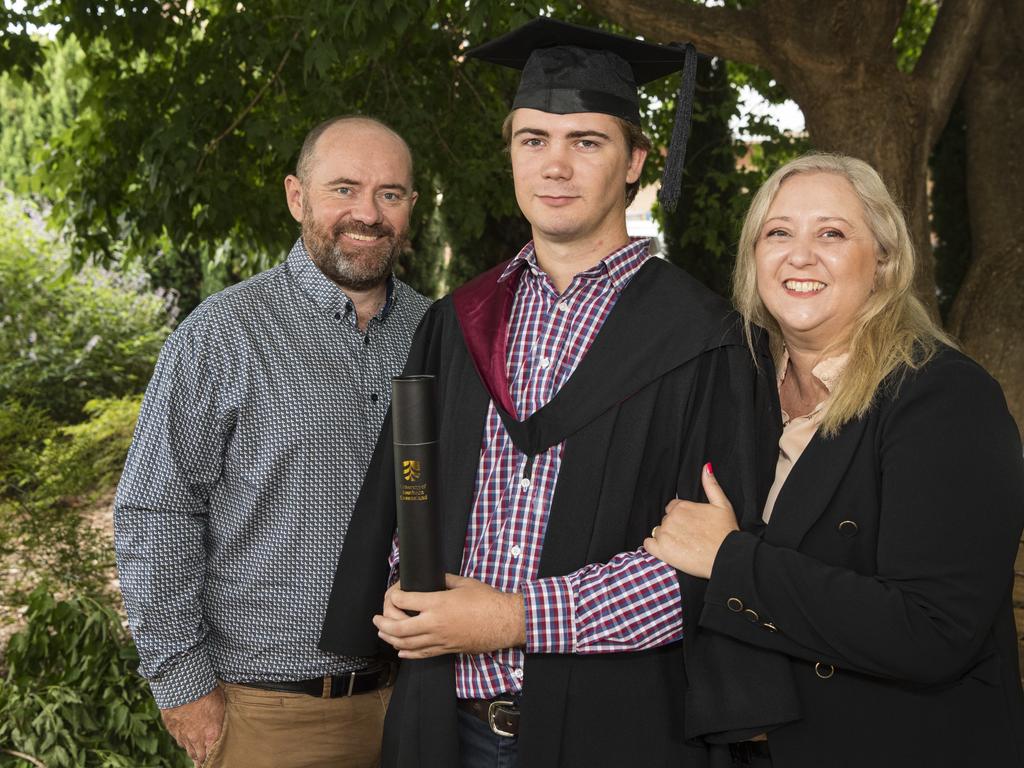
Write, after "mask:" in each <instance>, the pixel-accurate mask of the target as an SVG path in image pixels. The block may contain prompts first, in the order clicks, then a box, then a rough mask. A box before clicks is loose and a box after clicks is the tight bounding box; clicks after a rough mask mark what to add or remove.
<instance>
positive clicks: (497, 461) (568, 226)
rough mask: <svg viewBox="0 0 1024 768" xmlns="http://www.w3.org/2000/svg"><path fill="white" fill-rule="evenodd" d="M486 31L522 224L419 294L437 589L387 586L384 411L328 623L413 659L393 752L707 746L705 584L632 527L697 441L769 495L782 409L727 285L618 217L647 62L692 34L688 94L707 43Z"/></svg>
mask: <svg viewBox="0 0 1024 768" xmlns="http://www.w3.org/2000/svg"><path fill="white" fill-rule="evenodd" d="M474 53H475V55H476V56H477V57H478V58H481V59H484V60H488V61H492V62H496V63H500V64H504V65H508V66H514V67H517V68H519V69H522V70H523V75H522V81H521V85H520V88H519V92H518V94H517V96H516V100H515V102H514V105H513V111H512V113H511V115H510V122H506V126H505V133H506V140H507V142H508V144H509V151H510V156H511V163H512V172H513V176H514V180H515V191H516V198H517V201H518V203H519V206H520V208H521V209H522V212H523V214H524V216H526V218H527V219H528V220H529V222H530V224H531V226H532V232H533V240H532V241H531V242H529V243H527V244H526V245H525V246H524V247H523V249H522V250H521V251H520V252H519V253H518V254H517V255H515V256H514V257H513V258H511V259H510V260H509V261H506V262H504V263H502V264H500V265H498V266H497V267H495V268H494V269H492V270H490V271H489V272H486V273H484V274H482V275H480V276H479V277H478V278H476V279H475V280H473V281H471V282H470V283H468V284H467V285H465V286H463V287H462V288H460V289H459V290H457V291H455V292H454V293H453V294H452V295H451V296H449V297H447V298H445V299H442V300H441V301H439V302H437V303H436V304H435V305H434V306H433V307H432V308H431V309H430V310H428V312H427V315H426V317H425V318H424V321H423V323H422V324H421V325H420V328H419V330H418V332H417V335H416V337H415V339H414V341H413V345H412V349H411V352H410V355H409V359H408V364H407V366H406V373H407V374H430V375H434V376H436V377H437V397H438V429H439V444H440V458H439V472H438V477H439V479H438V485H439V489H438V493H439V496H438V497H437V499H436V502H435V503H436V504H438V505H439V506H440V508H441V510H442V511H443V516H444V530H443V542H444V544H443V550H444V560H445V567H446V570H447V571H449V576H448V577H447V586H448V589H447V590H445V591H441V592H418V593H417V592H407V591H402V590H401V589H400V588H399V586H398V584H394V585H393V586H391V588H390V589H388V590H387V593H386V594H385V587H386V586H387V584H388V579H389V568H390V573H391V577H392V579H393V578H395V573H396V569H398V570H400V568H401V562H400V553H398V552H397V551H392V540H393V532H394V529H395V490H394V489H395V486H394V474H393V470H394V464H393V462H394V458H393V444H392V441H391V425H390V421H389V422H388V423H386V424H385V426H384V431H383V433H382V436H381V440H380V443H379V444H378V447H377V451H376V454H375V457H374V459H373V462H372V464H371V467H370V470H369V473H368V475H367V480H366V483H365V485H364V487H363V491H362V495H361V498H360V501H359V503H358V504H357V507H356V511H355V514H354V516H353V519H352V522H351V526H350V528H349V530H348V532H347V535H346V540H345V548H344V551H343V554H342V556H341V560H340V564H339V570H338V573H337V575H336V579H335V585H334V591H333V594H332V597H331V603H330V607H329V609H328V613H327V618H326V622H325V626H324V632H323V636H322V639H321V644H322V647H323V648H326V649H329V650H332V651H337V652H340V653H347V654H370V653H372V652H374V651H376V650H377V643H378V642H379V640H380V639H383V640H384V641H386V642H387V643H389V644H390V645H392V646H393V647H394V648H396V649H397V650H398V652H399V656H400V657H401V658H402V659H403V660H404V661H403V662H402V664H401V668H400V672H399V677H398V681H397V683H396V687H395V691H394V695H393V697H392V700H391V704H390V707H389V711H388V714H387V720H386V724H385V735H384V753H383V754H384V765H385V766H424V768H426V767H427V766H457V765H460V764H461V765H464V766H492V765H493V766H496V765H514V764H518V765H519V766H528V768H539V767H541V766H556V765H560V766H584V765H585V766H622V765H643V766H673V767H674V768H678V766H682V765H704V764H706V755H705V753H704V751H703V749H702V748H700V747H695V746H691V745H690V743H688V741H687V739H686V735H685V734H684V727H686V722H685V720H684V710H685V706H684V705H686V704H687V701H686V699H687V697H688V694H687V690H688V686H687V683H688V680H687V673H686V671H685V669H684V652H686V648H687V644H688V642H689V638H688V635H687V633H686V632H685V628H686V626H687V624H688V619H689V618H690V617H691V611H698V612H699V608H700V599H701V589H702V585H701V584H698V583H697V582H696V580H690V581H682V582H681V580H680V577H679V574H677V572H676V571H674V570H673V569H672V568H670V567H668V566H666V565H664V564H663V563H661V562H660V561H658V560H657V559H655V558H653V557H651V556H650V555H649V554H648V553H647V552H646V551H645V550H644V549H643V548H642V542H643V540H644V538H645V537H646V536H648V535H649V533H650V531H651V529H652V527H653V526H655V525H656V524H657V523H658V522H659V521H660V519H661V517H662V515H663V514H664V507H665V505H666V504H667V503H668V502H669V501H670V500H671V499H673V498H675V497H676V496H679V497H684V498H690V499H694V498H698V497H699V494H700V472H701V468H702V466H703V465H704V463H705V462H707V461H713V462H714V467H715V474H716V476H717V477H718V479H719V481H720V483H721V484H722V485H723V486H724V487H725V488H727V492H728V494H729V497H730V499H733V500H734V501H735V500H736V499H740V501H739V503H736V504H735V506H736V509H737V514H741V512H742V513H743V514H747V512H748V511H749V515H752V516H754V517H759V515H758V512H757V510H758V509H759V508H760V507H759V504H758V499H759V497H763V492H764V491H765V490H766V488H767V485H768V484H770V481H771V468H772V467H773V466H774V460H775V444H776V439H777V429H778V427H777V424H778V416H777V414H776V412H775V411H774V404H773V399H772V381H771V364H770V362H769V361H768V360H767V359H765V360H764V361H763V362H762V365H761V368H762V370H761V371H760V372H759V371H758V370H757V369H756V367H755V365H754V364H753V361H752V358H751V354H750V351H749V349H748V347H747V345H746V343H745V340H744V338H743V337H742V334H741V332H740V330H739V326H738V325H737V324H736V322H735V320H734V317H733V315H732V314H731V312H730V309H729V306H728V305H727V303H726V302H725V301H724V300H723V299H721V298H720V297H718V296H717V295H715V294H713V293H712V292H711V291H709V290H708V289H707V288H705V287H704V286H703V285H701V284H700V283H698V282H697V281H696V280H694V279H693V278H691V277H690V276H689V275H687V274H686V273H685V272H683V271H681V270H680V269H678V268H676V267H674V266H671V265H670V264H668V263H667V262H665V261H663V260H661V259H657V258H652V257H651V254H650V252H649V250H648V243H647V241H646V240H632V239H630V238H629V236H628V235H627V233H626V218H625V210H626V205H627V203H628V199H629V197H630V196H631V195H630V192H631V191H632V192H634V193H635V187H636V185H637V183H638V180H639V177H640V172H641V169H642V166H643V163H644V160H645V157H646V153H647V152H646V148H647V147H648V146H649V143H647V142H646V140H645V139H644V138H643V137H642V134H641V132H640V130H639V122H640V121H639V111H638V99H637V93H636V84H637V83H642V82H646V81H648V80H651V79H654V78H657V77H661V76H664V75H666V74H669V73H671V72H672V71H674V70H677V69H680V68H682V67H683V64H684V61H685V60H686V57H687V56H689V57H690V62H689V65H690V66H688V67H687V69H689V70H690V71H689V72H684V84H685V83H687V82H689V84H690V88H689V93H684V94H683V96H682V98H690V97H691V95H692V69H693V66H692V65H693V60H692V59H693V56H694V55H695V54H694V53H693V51H692V48H690V49H689V50H688V51H687V50H685V49H677V48H667V47H662V46H654V45H650V44H647V43H642V42H639V41H635V40H628V39H625V38H621V37H617V36H613V35H609V34H606V33H603V32H598V31H596V30H589V29H585V28H580V27H576V26H573V25H568V24H563V23H559V22H555V21H552V20H549V19H541V20H537V21H535V22H531V23H530V24H528V25H526V26H525V27H521V28H519V29H518V30H516V31H514V32H512V33H510V34H509V35H506V36H505V37H503V38H500V39H498V40H495V41H492V42H491V43H488V44H486V45H485V46H482V47H481V48H479V49H477V50H476V51H475V52H474ZM686 75H689V77H687V76H686ZM684 90H685V89H684ZM684 129H685V126H684ZM684 133H685V131H684ZM683 141H685V138H684V139H683ZM673 143H674V144H675V143H676V142H675V141H674V142H673ZM680 150H681V148H680V147H678V146H674V147H673V149H672V154H673V161H676V160H680ZM673 187H674V188H673V189H670V190H669V192H670V193H671V192H673V191H675V192H676V193H678V179H677V180H676V182H675V184H674V185H673ZM663 192H665V187H664V185H663ZM389 552H390V553H391V556H390V560H391V563H390V566H389V562H388V561H389ZM368 574H369V575H370V576H368ZM374 574H375V577H374V576H373V575H374ZM456 574H458V575H456ZM381 606H383V607H381ZM413 612H415V615H412V613H413ZM374 614H378V615H374ZM696 615H697V614H696V613H695V614H693V619H694V621H693V625H694V626H696V620H695V619H696ZM371 616H372V617H373V618H372V621H373V623H371ZM378 633H379V637H378ZM712 695H713V694H712ZM761 725H762V726H763V725H764V723H762V724H761ZM517 754H518V763H516V762H515V760H516V755H517Z"/></svg>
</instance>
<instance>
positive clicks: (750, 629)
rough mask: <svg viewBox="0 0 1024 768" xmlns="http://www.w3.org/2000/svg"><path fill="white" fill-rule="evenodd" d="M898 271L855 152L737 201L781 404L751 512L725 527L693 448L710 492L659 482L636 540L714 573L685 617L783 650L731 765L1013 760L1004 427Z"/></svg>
mask: <svg viewBox="0 0 1024 768" xmlns="http://www.w3.org/2000/svg"><path fill="white" fill-rule="evenodd" d="M913 275H914V254H913V249H912V247H911V243H910V238H909V237H908V234H907V229H906V224H905V222H904V220H903V217H902V215H901V213H900V211H899V209H898V208H897V206H896V205H895V203H894V202H893V200H892V198H891V197H890V195H889V193H888V191H887V190H886V188H885V185H884V184H883V182H882V180H881V179H880V178H879V176H878V174H877V173H876V172H875V171H874V170H873V169H872V168H871V167H870V166H868V165H867V164H865V163H863V162H861V161H859V160H856V159H853V158H849V157H842V156H836V155H822V154H815V155H809V156H805V157H802V158H799V159H797V160H794V161H792V162H790V163H789V164H787V165H786V166H784V167H783V168H781V169H779V171H777V172H776V173H775V174H774V175H772V177H771V178H770V179H769V180H768V181H767V183H766V184H765V185H764V187H763V188H762V189H761V190H760V191H759V192H758V193H757V195H756V196H755V198H754V200H753V203H752V205H751V208H750V211H749V213H748V215H747V219H746V222H745V224H744V227H743V232H742V236H741V240H740V246H739V253H738V257H737V263H736V272H735V276H734V300H735V303H736V306H737V308H738V309H739V311H740V313H741V314H742V315H743V318H744V321H745V323H746V324H747V329H748V338H749V335H750V331H751V328H752V327H753V326H754V325H760V326H763V327H764V328H766V329H767V330H768V334H769V339H770V343H771V346H772V351H773V354H774V358H775V361H776V367H777V371H778V384H779V398H780V402H781V406H782V411H783V423H784V428H783V434H782V438H781V440H780V441H779V455H778V465H777V471H776V476H775V483H774V485H773V487H772V488H771V490H770V492H769V494H768V499H767V503H766V505H765V507H764V513H763V521H764V523H765V525H764V526H755V527H753V528H751V529H750V530H744V531H740V530H737V525H736V519H735V516H734V515H733V511H732V508H731V506H730V504H729V501H728V499H727V498H726V497H725V496H724V494H723V493H722V491H721V490H720V489H719V488H718V485H717V483H716V481H715V479H714V467H713V466H712V465H711V464H708V465H706V466H705V469H704V476H703V480H704V487H705V491H706V493H707V496H708V499H709V500H710V502H711V503H710V504H696V503H691V502H686V501H675V502H672V503H671V504H670V505H669V506H668V508H667V514H666V516H665V518H664V520H663V521H662V523H661V525H660V526H658V527H657V528H656V529H655V530H654V531H653V537H652V538H649V539H647V541H646V542H645V546H646V547H647V549H648V550H649V551H650V552H651V553H652V554H654V555H655V556H657V557H659V558H661V559H663V560H665V561H666V562H668V563H670V564H671V565H673V566H675V567H676V568H678V569H680V570H681V571H683V572H685V573H688V574H690V575H692V576H697V577H701V578H708V579H710V581H709V583H708V587H707V592H706V604H705V608H704V610H703V613H702V616H701V621H700V626H701V628H702V630H701V631H705V630H711V631H713V632H714V633H720V634H722V635H726V636H729V637H731V638H734V639H736V640H740V641H742V643H743V645H738V646H735V647H737V648H739V649H740V652H742V649H743V648H745V647H754V646H756V647H760V648H762V649H771V650H774V651H777V652H779V653H780V654H783V655H784V656H785V657H786V658H788V660H789V664H790V668H791V672H792V675H793V679H794V682H795V685H796V689H797V691H798V698H799V701H800V710H801V719H799V720H798V721H796V722H793V723H790V724H788V725H784V726H782V727H779V728H777V729H775V730H772V731H771V732H770V733H768V735H767V741H764V740H763V739H761V740H755V741H752V742H747V743H744V744H739V745H736V746H735V747H734V752H733V754H734V764H736V765H773V766H775V768H805V767H806V768H812V767H813V768H822V766H828V767H829V768H841V767H842V766H851V767H852V766H857V768H863V767H867V766H870V767H871V768H884V767H885V766H892V767H893V768H896V766H899V768H907V767H908V766H922V767H923V766H927V767H928V768H935V767H936V766H950V767H951V768H952V767H953V766H956V767H957V768H966V767H967V766H1021V765H1024V696H1022V692H1021V681H1020V670H1019V669H1018V658H1017V652H1018V649H1017V642H1016V633H1015V631H1014V620H1013V614H1012V608H1011V588H1012V581H1013V561H1014V556H1015V552H1016V549H1017V542H1018V541H1019V540H1020V533H1021V528H1022V524H1024V465H1022V459H1021V443H1020V438H1019V433H1018V430H1017V427H1016V425H1015V424H1014V422H1013V419H1012V418H1011V416H1010V414H1009V412H1008V411H1007V407H1006V403H1005V401H1004V398H1003V394H1002V392H1001V390H1000V388H999V385H998V384H997V383H996V382H995V381H994V380H993V379H992V378H991V377H990V376H989V375H988V374H986V373H985V371H984V370H983V369H982V368H981V367H980V366H978V365H977V364H976V363H974V362H973V361H972V360H970V359H969V358H967V357H966V356H964V355H963V354H961V353H960V352H958V351H957V350H956V349H955V348H954V347H953V345H952V343H951V341H950V340H949V339H948V338H947V337H946V336H945V334H943V332H942V331H941V330H940V329H939V328H938V327H937V326H936V325H935V324H934V322H933V321H932V319H931V318H930V317H929V315H928V313H927V312H926V311H925V309H924V307H923V306H922V304H921V303H920V302H919V301H918V300H917V299H916V298H915V297H914V295H913V291H912V281H913ZM708 459H709V460H710V461H714V460H715V457H708Z"/></svg>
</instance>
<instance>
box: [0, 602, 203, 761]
mask: <svg viewBox="0 0 1024 768" xmlns="http://www.w3.org/2000/svg"><path fill="white" fill-rule="evenodd" d="M26 618H27V620H28V624H27V626H26V628H25V629H24V630H23V631H21V632H19V633H17V634H15V635H14V636H13V637H12V638H11V640H10V643H9V645H8V647H7V656H6V662H7V665H8V673H7V677H6V679H5V680H4V681H3V684H2V685H0V746H3V747H5V748H10V749H15V750H17V751H20V752H24V753H26V754H30V755H33V756H34V757H36V758H38V759H40V760H42V761H43V762H44V763H45V764H46V765H47V766H48V767H49V768H100V767H101V766H110V767H112V768H113V767H114V766H117V767H119V768H142V767H143V766H167V767H168V768H171V767H174V768H178V767H180V768H185V767H186V766H188V765H189V764H190V763H189V761H188V759H187V757H186V756H185V753H184V752H183V751H182V750H181V749H179V748H178V747H177V746H176V745H175V744H174V741H173V739H171V737H170V736H169V735H168V734H167V732H166V731H165V730H164V729H163V727H162V726H161V724H160V714H159V711H158V710H157V708H156V705H155V704H154V703H153V699H152V697H151V696H150V694H149V690H148V688H147V687H146V686H145V685H144V684H143V682H142V680H141V679H140V678H139V677H138V675H137V674H136V672H135V670H136V668H137V666H138V656H137V655H136V652H135V649H134V646H133V645H132V643H131V640H130V638H129V637H128V636H127V633H126V632H125V630H124V628H123V627H122V625H121V620H120V618H119V617H118V615H117V613H116V612H115V611H114V610H113V609H112V608H110V607H109V606H108V605H106V604H104V603H103V602H100V601H98V600H95V599H93V598H89V597H72V598H69V599H67V600H57V599H54V597H53V596H52V595H51V594H50V593H49V592H48V591H47V589H46V587H43V586H40V587H39V588H37V589H35V590H34V591H33V592H32V594H31V596H30V598H29V601H28V613H27V616H26ZM5 764H6V765H11V764H12V761H11V758H3V757H0V765H5Z"/></svg>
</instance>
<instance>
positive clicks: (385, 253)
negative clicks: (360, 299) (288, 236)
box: [302, 206, 408, 291]
mask: <svg viewBox="0 0 1024 768" xmlns="http://www.w3.org/2000/svg"><path fill="white" fill-rule="evenodd" d="M342 232H354V233H355V234H360V235H371V236H376V237H381V236H382V237H383V238H384V239H383V240H382V241H381V242H380V243H378V244H376V245H373V246H366V247H356V248H349V249H346V248H345V247H343V246H342V245H341V243H340V240H341V237H342V234H341V233H342ZM302 242H303V243H304V244H305V246H306V252H307V253H308V254H309V258H310V260H311V261H312V262H313V263H314V264H316V266H317V267H318V268H319V269H320V271H321V272H323V273H324V274H325V275H327V277H328V278H330V279H331V280H332V281H334V282H335V283H337V284H338V285H339V286H340V287H341V288H347V289H349V290H351V291H367V290H370V289H371V288H375V287H377V286H378V285H381V284H382V283H383V282H384V281H385V280H387V279H388V276H389V275H390V274H391V272H392V270H393V269H394V266H395V262H396V261H397V260H398V255H399V254H400V253H401V252H402V250H403V249H404V248H405V246H406V244H407V242H408V235H407V233H406V232H401V233H397V232H395V230H394V228H392V227H391V226H390V225H388V224H386V223H384V222H381V223H379V224H373V225H369V224H363V223H362V222H359V221H355V220H354V219H352V218H351V217H346V218H344V219H342V220H341V221H339V222H337V223H336V224H335V225H334V226H333V227H331V228H330V230H327V228H325V227H322V226H320V224H319V223H318V222H317V221H316V219H314V217H313V215H312V211H311V210H310V209H309V208H308V207H307V206H303V216H302Z"/></svg>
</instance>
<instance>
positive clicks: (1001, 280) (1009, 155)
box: [949, 0, 1024, 672]
mask: <svg viewBox="0 0 1024 768" xmlns="http://www.w3.org/2000/svg"><path fill="white" fill-rule="evenodd" d="M1021 82H1024V6H1022V4H1021V3H1019V2H1014V1H1013V0H1002V1H1001V2H1000V3H998V4H997V6H996V7H995V8H994V9H993V11H992V14H991V15H990V17H989V22H988V26H987V27H986V29H985V33H984V35H983V37H982V41H981V47H980V49H979V52H978V57H977V59H975V61H974V64H973V66H972V67H971V70H970V72H969V74H968V77H967V81H966V83H965V87H964V99H965V107H966V111H967V205H968V211H969V215H970V221H971V252H972V254H973V259H972V261H971V266H970V268H969V269H968V271H967V277H966V278H965V279H964V282H963V285H962V286H961V287H960V291H959V293H958V294H957V297H956V301H955V302H954V304H953V311H952V312H951V314H950V322H949V329H950V331H951V332H952V333H953V334H954V335H956V336H957V337H958V338H959V339H960V341H961V343H962V344H963V346H964V351H966V352H967V353H968V354H969V355H971V356H972V357H973V358H975V359H976V360H977V361H978V362H979V363H981V364H982V365H983V366H985V368H987V369H988V371H989V372H990V373H991V374H992V375H993V376H995V378H996V379H997V380H998V381H999V383H1000V384H1002V386H1003V391H1004V392H1005V393H1006V400H1007V403H1008V404H1009V406H1010V412H1011V413H1012V414H1013V416H1014V418H1015V419H1016V420H1017V426H1018V427H1020V428H1024V218H1022V216H1021V213H1022V207H1021V206H1022V203H1024V99H1022V98H1021ZM1013 596H1014V614H1015V615H1016V617H1017V634H1018V637H1020V638H1021V644H1020V645H1019V651H1020V661H1021V670H1022V672H1024V543H1022V544H1021V547H1020V549H1019V550H1018V556H1017V569H1016V580H1015V584H1014V593H1013Z"/></svg>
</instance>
